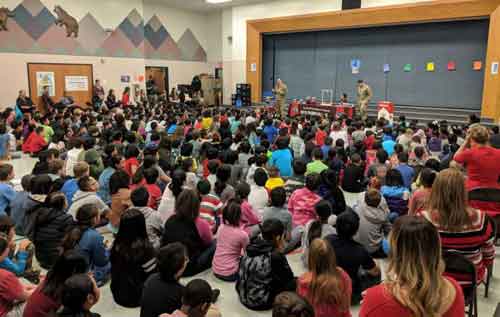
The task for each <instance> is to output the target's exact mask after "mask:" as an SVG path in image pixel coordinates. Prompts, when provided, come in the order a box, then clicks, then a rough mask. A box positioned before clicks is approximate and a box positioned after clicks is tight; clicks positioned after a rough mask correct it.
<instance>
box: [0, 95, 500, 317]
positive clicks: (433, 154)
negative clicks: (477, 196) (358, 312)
mask: <svg viewBox="0 0 500 317" xmlns="http://www.w3.org/2000/svg"><path fill="white" fill-rule="evenodd" d="M10 111H11V112H12V110H10ZM2 118H3V119H1V120H0V154H2V146H3V148H6V147H7V143H2V142H4V141H5V142H7V141H6V140H7V137H6V136H5V135H7V136H8V138H9V139H8V140H9V145H8V150H7V151H8V153H7V152H6V151H4V152H6V153H7V155H5V156H3V157H4V158H6V159H9V155H10V154H14V150H19V148H17V147H18V146H21V148H22V150H24V151H25V152H26V153H29V154H33V155H36V156H37V157H38V162H37V163H36V165H35V168H34V170H33V173H32V174H33V175H29V176H27V175H18V176H20V177H22V182H21V183H22V190H21V191H19V192H16V191H15V190H14V187H13V185H12V184H11V181H12V179H13V178H14V177H15V176H16V175H14V174H13V168H12V165H10V164H9V163H8V162H7V163H4V162H2V164H0V183H1V184H0V185H2V186H3V187H1V186H0V187H1V188H0V228H1V231H2V232H4V233H5V234H6V241H7V245H8V247H7V248H8V252H7V254H6V256H5V257H3V258H2V261H0V270H1V272H0V273H2V274H4V275H5V279H2V281H10V282H9V283H10V284H9V285H7V284H2V283H3V282H0V298H9V299H12V301H8V302H7V304H6V305H4V302H1V301H0V307H1V308H0V317H4V315H6V314H7V313H11V312H14V313H15V312H19V311H21V312H22V305H17V303H18V302H22V301H25V300H28V304H29V303H30V302H33V303H35V304H33V303H32V304H30V305H27V308H26V312H25V314H28V315H27V316H26V317H29V316H41V315H42V314H43V312H45V311H48V310H57V314H58V315H59V316H78V315H79V314H80V315H81V314H84V315H92V313H91V312H90V311H91V308H92V306H93V305H94V304H95V303H96V302H97V301H98V300H99V291H98V288H97V286H102V285H104V284H106V283H107V282H108V281H110V284H111V290H112V295H113V300H114V301H115V302H116V303H117V304H118V305H121V306H126V307H139V306H140V310H141V316H143V317H153V316H154V317H157V316H160V315H162V314H166V316H168V315H172V316H184V315H187V316H191V315H192V314H201V315H203V314H206V315H210V314H212V313H213V314H214V315H213V316H217V315H218V314H220V312H218V311H217V310H216V309H214V307H213V306H211V305H210V302H214V301H215V300H216V298H217V296H218V294H219V292H218V290H211V288H210V286H208V285H207V284H206V283H204V282H200V281H196V280H195V281H196V282H192V283H190V284H188V285H187V286H183V285H182V284H181V283H180V282H179V279H180V278H181V277H182V276H193V275H196V274H198V273H201V272H203V271H205V270H209V269H212V271H213V272H214V274H215V276H216V277H217V278H218V279H221V280H223V281H226V282H236V292H237V295H238V298H239V300H240V302H241V303H242V304H243V305H244V306H246V307H247V308H250V309H254V310H269V309H271V308H273V306H274V308H275V309H276V311H277V312H276V313H277V314H285V311H290V314H289V316H294V314H296V315H297V316H310V315H311V311H313V310H314V311H315V312H316V313H315V315H316V316H350V305H351V304H357V303H359V302H360V301H361V300H362V293H363V292H364V291H366V290H367V289H368V292H367V293H366V294H367V298H365V301H363V304H362V315H363V314H364V315H363V316H377V313H385V310H384V309H386V307H389V306H390V307H391V309H395V310H398V311H400V312H402V313H401V314H406V313H408V312H410V313H411V314H413V315H416V316H434V315H444V316H447V315H446V314H449V312H450V311H453V312H457V311H459V310H460V307H459V306H460V305H462V306H463V303H462V302H460V295H461V294H460V290H459V289H457V288H456V287H454V285H455V282H454V281H453V280H452V279H451V278H445V279H443V278H441V279H440V278H439V276H440V274H441V273H442V268H441V267H440V266H441V264H440V263H437V262H431V261H436V260H435V258H432V259H431V258H430V257H428V256H427V255H428V254H425V255H421V254H419V253H418V252H416V251H415V252H414V253H411V252H409V251H407V249H406V248H410V247H411V248H422V246H425V245H432V243H434V244H435V245H438V244H439V245H440V246H441V248H442V249H443V250H448V249H453V250H456V251H457V252H459V253H462V254H464V255H465V256H466V258H468V259H469V260H470V261H472V262H473V263H474V264H475V266H476V268H477V272H478V281H482V280H483V279H484V278H485V274H486V267H488V266H489V265H490V264H491V263H492V261H493V260H494V254H495V250H494V247H493V241H494V239H495V237H494V234H493V233H494V230H493V228H494V223H493V222H492V221H491V220H490V218H489V217H486V214H485V212H490V213H491V211H488V210H477V209H473V208H471V207H469V206H468V201H467V191H468V190H470V189H473V188H477V187H486V188H498V186H499V184H498V180H499V176H500V170H499V169H497V168H496V165H495V164H496V161H497V160H498V155H499V154H498V153H499V152H498V151H499V150H498V149H495V148H494V147H491V146H490V145H489V143H488V142H489V140H490V139H492V140H494V139H495V138H494V136H491V134H492V132H495V131H494V129H492V131H489V130H488V129H487V128H486V127H483V126H481V125H478V124H477V123H474V124H471V125H468V126H464V127H457V126H450V125H449V124H448V123H447V122H436V123H431V124H429V125H428V126H427V127H425V128H420V126H419V125H418V122H416V121H411V122H407V121H406V120H405V119H404V118H400V119H399V120H398V119H396V120H395V122H393V123H390V122H388V121H386V120H384V119H379V120H377V121H373V122H372V121H370V120H368V121H363V120H361V119H360V118H359V117H357V116H355V117H354V119H348V118H346V117H345V116H340V117H333V116H328V115H324V116H322V117H320V118H317V117H310V116H297V117H294V118H293V119H291V118H287V119H285V120H280V119H277V118H276V117H275V116H274V115H273V113H272V112H269V111H267V110H266V109H251V110H250V109H248V110H239V109H225V108H218V109H210V108H206V107H203V106H201V105H198V104H196V103H190V104H189V105H187V104H186V103H184V102H178V103H169V102H167V101H166V100H161V99H160V100H155V101H151V102H150V101H148V100H142V101H141V102H139V103H137V104H136V105H133V103H132V102H131V100H130V99H129V101H128V102H127V107H120V106H116V105H113V109H109V108H108V107H107V106H105V105H103V106H101V107H100V108H98V109H76V110H75V109H74V108H73V107H66V108H61V109H56V108H54V109H52V108H51V109H50V111H49V112H48V113H47V114H45V115H44V116H41V115H40V114H39V113H37V112H34V113H32V114H29V113H27V114H26V117H25V118H23V119H21V120H16V119H15V118H13V117H12V116H11V113H10V112H9V111H8V110H6V112H5V113H4V115H3V116H2ZM48 123H53V124H50V126H49V124H48ZM3 125H5V129H6V131H5V133H2V132H3V130H2V127H3ZM497 134H498V132H497ZM11 135H12V136H13V137H14V138H15V144H16V146H15V148H14V147H11V146H10V141H12V140H11V138H12V137H11ZM490 137H491V138H490ZM2 140H3V141H2ZM47 147H50V149H47ZM4 154H5V153H4ZM0 156H2V155H0ZM483 163H484V164H483ZM449 167H450V168H449ZM350 193H360V194H359V197H358V199H357V202H356V204H355V205H354V206H347V203H346V197H347V195H348V194H350ZM344 196H346V197H344ZM350 207H353V210H351V208H350ZM408 213H409V214H411V215H416V216H417V217H420V218H412V217H408V216H406V215H407V214H408ZM424 218H425V219H427V220H429V221H430V223H431V224H432V225H433V226H432V228H430V227H429V226H428V224H427V223H426V224H423V223H422V222H421V219H424ZM104 226H106V227H104ZM97 227H103V230H106V229H105V228H107V229H108V230H109V231H111V234H112V236H113V240H114V241H113V243H112V244H111V243H108V242H107V241H106V242H105V241H104V236H103V234H101V233H100V231H101V230H99V231H98V230H96V228H97ZM412 230H413V231H412ZM432 230H434V231H435V232H437V234H439V237H440V239H438V240H436V241H438V242H435V241H430V240H422V241H413V242H412V243H416V244H415V245H410V244H407V241H406V240H408V239H410V238H407V237H411V236H412V235H414V236H415V237H413V238H412V239H420V238H419V236H418V235H420V234H422V236H424V235H425V236H426V237H427V238H426V239H431V238H432V239H434V236H435V234H434V231H432ZM431 231H432V232H431ZM422 232H424V233H422ZM15 233H17V234H19V235H22V236H23V237H24V238H25V240H22V242H20V243H18V245H17V246H16V247H14V246H15V243H14V234H15ZM433 235H434V236H433ZM422 239H423V238H422ZM0 240H1V239H0ZM28 241H30V242H28ZM427 243H428V244H427ZM0 246H1V243H0ZM298 248H300V251H297V253H300V254H301V255H302V256H303V259H304V262H305V263H304V264H307V265H306V266H307V267H308V270H309V271H308V272H307V273H305V274H304V275H303V276H301V277H299V278H298V279H297V278H296V277H295V275H294V273H293V271H292V270H291V268H290V265H289V264H288V260H287V258H286V254H287V253H290V252H292V251H294V250H295V249H298ZM14 250H17V254H16V253H15V252H14ZM420 250H421V249H418V250H417V251H419V252H420ZM422 250H424V249H422ZM471 250H472V251H471ZM3 251H5V249H4V250H3ZM72 252H73V253H75V252H76V254H77V255H78V256H80V257H82V258H83V259H84V260H85V261H86V262H87V264H88V265H87V266H85V267H82V266H79V265H78V264H77V263H78V259H74V256H70V255H71V254H72ZM398 252H401V254H405V256H406V257H408V258H402V257H400V256H398V255H397V253H398ZM422 252H423V251H422ZM432 252H436V250H435V248H434V250H432ZM432 252H429V253H432ZM439 252H440V250H439ZM33 255H34V256H35V257H36V259H37V263H39V264H40V265H41V266H42V267H43V268H44V269H48V270H49V275H48V276H47V279H46V280H44V281H43V282H42V283H40V285H38V287H37V288H36V291H35V292H34V295H33V296H32V298H30V296H29V293H30V292H31V291H33V289H34V287H32V288H29V287H28V288H21V287H19V284H18V283H17V282H19V281H18V280H17V277H16V275H17V276H19V277H25V278H26V279H28V280H30V281H31V282H34V283H35V284H38V279H39V272H37V271H36V270H33V269H32V268H31V267H30V265H29V264H30V262H31V261H30V259H29V258H30V256H33ZM439 255H440V253H435V254H433V255H432V256H433V257H438V258H439ZM411 256H414V257H415V258H418V259H421V260H422V261H427V262H426V263H424V262H422V261H420V262H418V261H416V260H415V259H411V258H410V257H411ZM429 256H430V255H429ZM67 257H69V258H67ZM385 257H389V259H388V261H389V264H390V265H389V268H388V271H389V273H390V274H391V278H390V279H388V280H386V281H384V282H383V283H382V284H380V285H379V286H375V288H370V287H372V286H374V285H376V284H379V283H380V268H379V266H378V265H377V264H376V262H375V261H374V260H373V259H374V258H385ZM64 261H66V262H64ZM405 261H408V263H406V262H405ZM61 262H62V263H63V264H64V263H68V264H67V266H68V267H67V269H68V271H65V270H61V272H57V273H56V272H55V271H54V270H55V269H56V268H58V267H59V266H60V265H61ZM73 262H74V263H73ZM402 262H405V263H402ZM417 262H418V263H417ZM71 263H73V264H71ZM409 265H412V266H414V269H412V270H411V272H420V273H419V274H420V275H422V276H423V278H424V279H426V280H428V281H429V285H432V289H431V290H429V289H417V288H415V287H414V285H411V284H410V283H408V281H409V279H408V274H410V273H409V272H410V271H407V267H408V266H409ZM432 265H434V266H433V267H432V269H431V268H430V266H432ZM422 266H426V267H425V268H422ZM427 266H429V267H427ZM72 267H74V268H72ZM4 271H5V272H4ZM89 271H90V272H92V273H93V276H94V278H93V279H92V278H90V277H88V276H87V275H81V274H80V273H87V272H89ZM9 274H12V275H14V276H12V275H9ZM412 274H413V273H412ZM420 275H419V276H420ZM124 276H127V277H129V278H124ZM455 277H456V278H457V279H460V276H455ZM412 278H414V277H412ZM5 285H7V287H10V286H12V289H5ZM2 287H4V288H2ZM11 291H14V292H11ZM283 291H288V292H295V293H296V294H298V295H300V296H301V299H300V298H297V297H294V296H292V295H290V293H285V295H283V294H282V295H280V293H282V292H283ZM2 292H3V293H2ZM9 292H10V293H9ZM188 293H189V294H192V295H189V296H188V295H186V294H188ZM183 294H184V295H183ZM287 294H288V295H287ZM435 294H442V296H436V295H435ZM35 295H36V296H35ZM382 295H384V296H385V295H390V296H389V297H387V296H386V297H381V296H382ZM455 295H457V296H455ZM9 296H10V297H9ZM445 299H446V300H448V303H451V304H449V305H448V306H447V305H446V304H445ZM453 300H454V301H453ZM14 302H15V304H16V305H13V304H14ZM39 302H43V305H41V306H40V310H37V309H36V308H37V307H36V303H39ZM307 302H310V303H309V304H310V305H309V304H307ZM384 303H387V305H386V306H384V305H385V304H384ZM4 307H5V308H4ZM29 307H31V308H29ZM28 308H29V309H28ZM462 308H463V307H462ZM2 309H3V310H2ZM222 313H224V312H222ZM29 314H31V315H29ZM308 314H309V315H308ZM313 314H314V313H313ZM277 316H279V315H277ZM450 316H451V315H450ZM9 317H10V316H9Z"/></svg>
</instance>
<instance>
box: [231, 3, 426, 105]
mask: <svg viewBox="0 0 500 317" xmlns="http://www.w3.org/2000/svg"><path fill="white" fill-rule="evenodd" d="M425 1H428V0H362V1H361V7H363V8H367V7H377V6H385V5H395V4H406V3H417V2H425ZM341 7H342V1H341V0H281V1H269V2H266V3H258V4H255V5H246V6H238V7H235V8H229V9H225V10H224V12H223V16H224V18H223V21H224V22H223V37H222V41H223V54H222V56H223V64H224V76H225V77H224V101H225V102H230V98H231V93H233V92H234V90H235V85H236V84H237V83H240V82H245V81H246V45H247V33H246V32H247V27H246V23H247V21H248V20H253V19H263V18H274V17H282V16H293V15H301V14H310V13H320V12H326V11H338V10H340V9H341ZM228 36H232V39H233V40H232V42H231V43H229V41H228V39H227V37H228ZM228 74H230V75H229V76H228Z"/></svg>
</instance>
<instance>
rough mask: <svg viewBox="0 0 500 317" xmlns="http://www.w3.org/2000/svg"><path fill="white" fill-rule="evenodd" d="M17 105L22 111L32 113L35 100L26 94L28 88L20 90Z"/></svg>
mask: <svg viewBox="0 0 500 317" xmlns="http://www.w3.org/2000/svg"><path fill="white" fill-rule="evenodd" d="M16 106H17V107H18V108H19V110H21V112H22V113H32V112H33V101H32V100H31V98H30V97H28V96H26V90H20V91H19V96H18V97H17V100H16Z"/></svg>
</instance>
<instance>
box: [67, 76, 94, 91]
mask: <svg viewBox="0 0 500 317" xmlns="http://www.w3.org/2000/svg"><path fill="white" fill-rule="evenodd" d="M64 89H65V90H66V91H88V90H89V78H88V77H87V76H66V77H64Z"/></svg>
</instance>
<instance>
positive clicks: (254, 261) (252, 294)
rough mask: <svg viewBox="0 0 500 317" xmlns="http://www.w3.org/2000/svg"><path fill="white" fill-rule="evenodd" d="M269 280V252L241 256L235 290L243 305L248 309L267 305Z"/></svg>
mask: <svg viewBox="0 0 500 317" xmlns="http://www.w3.org/2000/svg"><path fill="white" fill-rule="evenodd" d="M271 281H272V267H271V252H269V253H265V254H261V255H258V256H255V257H249V256H247V255H245V256H243V257H242V258H241V260H240V269H239V279H238V282H237V283H236V291H237V292H238V296H239V298H240V301H241V303H242V304H243V305H245V306H246V307H248V308H250V309H252V308H255V309H258V308H259V307H262V306H267V305H269V303H270V301H271V300H272V299H271Z"/></svg>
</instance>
